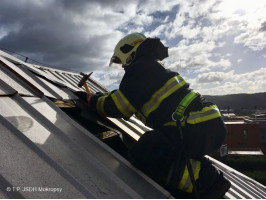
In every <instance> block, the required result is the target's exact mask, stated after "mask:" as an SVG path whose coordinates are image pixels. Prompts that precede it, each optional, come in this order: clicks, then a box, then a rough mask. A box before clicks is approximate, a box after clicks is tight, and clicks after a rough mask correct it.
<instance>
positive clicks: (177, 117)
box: [172, 90, 199, 198]
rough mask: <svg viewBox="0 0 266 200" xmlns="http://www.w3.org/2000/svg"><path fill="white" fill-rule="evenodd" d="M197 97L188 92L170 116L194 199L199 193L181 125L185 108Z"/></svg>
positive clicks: (192, 92) (196, 94) (195, 94)
mask: <svg viewBox="0 0 266 200" xmlns="http://www.w3.org/2000/svg"><path fill="white" fill-rule="evenodd" d="M198 96H199V94H198V93H197V92H195V91H194V90H192V91H190V92H189V93H188V94H187V95H186V96H185V97H184V98H183V99H182V100H181V102H180V103H179V105H178V106H177V108H176V110H175V111H174V112H173V114H172V119H173V120H174V121H175V122H176V123H177V127H178V129H179V133H180V136H181V143H182V144H181V145H182V148H183V153H184V157H185V159H186V165H187V170H188V173H189V177H190V180H191V183H192V185H193V189H194V193H195V196H196V198H199V193H198V191H197V187H196V184H195V177H194V172H193V168H192V166H191V162H190V160H189V158H188V156H187V153H186V147H185V142H184V137H183V132H182V127H181V123H182V122H183V121H184V119H185V116H184V115H185V112H186V110H187V108H188V107H189V105H190V104H191V103H192V101H193V100H194V99H196V98H197V97H198ZM181 180H182V179H181Z"/></svg>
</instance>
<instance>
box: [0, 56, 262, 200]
mask: <svg viewBox="0 0 266 200" xmlns="http://www.w3.org/2000/svg"><path fill="white" fill-rule="evenodd" d="M1 56H2V57H1ZM7 59H8V60H7ZM0 77H1V80H0V105H1V107H0V137H1V140H0V148H1V151H0V160H1V162H0V170H1V175H0V188H1V189H0V198H23V197H24V198H169V197H171V195H170V194H169V193H168V192H167V191H165V190H164V189H163V188H161V187H160V186H159V185H158V184H156V183H155V182H154V181H152V180H151V179H149V178H148V177H146V176H145V175H144V174H142V173H141V172H140V171H138V170H137V169H135V168H134V167H132V166H131V165H130V163H129V162H128V161H127V160H126V159H125V158H123V157H122V156H121V155H119V154H118V153H117V152H115V151H114V150H113V149H111V148H110V147H109V146H107V145H106V144H104V143H103V142H101V141H100V140H99V139H98V138H96V137H95V136H94V135H93V134H92V133H91V132H90V131H88V130H87V129H85V128H84V127H82V126H81V125H80V124H78V123H77V122H75V121H74V120H73V119H71V118H70V117H69V116H68V115H67V114H66V113H65V112H63V111H62V110H61V109H60V108H58V107H57V106H56V105H55V104H54V103H53V102H52V101H51V99H58V100H59V99H62V100H67V101H69V102H70V103H71V102H72V103H73V102H75V99H77V97H76V96H75V95H74V94H73V93H72V91H84V89H83V88H79V87H77V84H78V82H79V80H80V79H81V78H82V76H81V75H79V74H75V73H71V72H65V71H62V70H55V69H50V68H46V67H41V66H36V65H31V64H28V63H24V62H23V61H20V60H18V59H16V58H14V57H13V56H11V55H9V54H6V53H4V52H1V51H0ZM87 83H88V84H89V87H90V88H91V90H92V91H93V92H98V91H101V92H105V91H106V89H105V88H103V87H102V86H101V85H99V84H98V83H97V82H95V81H94V80H92V79H89V80H88V81H87ZM86 109H88V108H84V109H83V110H82V112H83V113H82V115H83V116H85V115H86V117H88V114H89V113H90V110H89V109H88V110H86ZM107 120H108V121H109V122H110V123H111V124H112V125H113V126H114V127H115V128H116V129H117V130H118V131H121V132H123V133H125V134H127V135H129V136H130V137H131V138H132V139H134V140H138V139H139V137H140V136H141V135H142V134H143V133H144V132H145V131H147V130H150V129H149V128H148V127H145V126H144V125H143V124H142V123H141V122H140V121H139V120H137V119H136V118H135V117H132V118H131V119H130V120H129V121H125V120H123V119H114V118H107ZM209 159H210V160H211V161H212V162H213V164H214V166H216V167H217V168H218V169H220V170H221V171H223V172H224V174H225V176H226V177H227V178H228V179H229V180H230V181H231V183H232V187H231V188H230V189H229V191H228V192H227V193H226V195H225V196H224V198H266V188H265V186H263V185H261V184H259V183H258V182H256V181H254V180H253V179H250V178H249V177H246V176H245V175H243V174H241V173H239V172H238V171H236V170H233V169H232V168H230V167H228V166H226V165H224V164H222V163H220V162H218V161H217V160H215V159H213V158H210V157H209ZM25 187H26V189H28V190H32V191H24V192H22V191H21V190H22V189H25ZM46 187H47V188H61V189H62V191H61V192H42V191H40V190H41V189H42V188H46ZM7 188H11V191H7Z"/></svg>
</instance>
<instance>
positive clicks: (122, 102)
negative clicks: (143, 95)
mask: <svg viewBox="0 0 266 200" xmlns="http://www.w3.org/2000/svg"><path fill="white" fill-rule="evenodd" d="M111 97H112V99H113V101H114V103H115V105H116V107H117V108H118V110H119V111H120V112H121V113H122V114H123V115H124V116H126V117H128V118H130V117H131V116H132V115H133V114H134V113H135V112H136V109H135V108H134V107H133V106H132V105H131V103H130V102H129V101H128V100H127V98H126V97H125V96H124V95H123V93H122V92H121V91H120V90H117V91H115V92H114V93H113V94H111Z"/></svg>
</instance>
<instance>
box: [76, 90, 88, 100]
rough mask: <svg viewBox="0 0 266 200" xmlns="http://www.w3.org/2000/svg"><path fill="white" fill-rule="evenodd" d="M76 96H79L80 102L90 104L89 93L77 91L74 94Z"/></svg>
mask: <svg viewBox="0 0 266 200" xmlns="http://www.w3.org/2000/svg"><path fill="white" fill-rule="evenodd" d="M74 94H75V95H76V96H78V98H79V99H80V100H82V101H84V102H85V103H88V94H87V92H82V91H77V92H74Z"/></svg>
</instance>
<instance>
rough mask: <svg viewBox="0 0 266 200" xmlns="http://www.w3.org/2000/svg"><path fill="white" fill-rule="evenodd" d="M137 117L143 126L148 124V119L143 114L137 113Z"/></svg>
mask: <svg viewBox="0 0 266 200" xmlns="http://www.w3.org/2000/svg"><path fill="white" fill-rule="evenodd" d="M135 115H136V117H137V118H138V119H139V120H140V121H141V122H142V123H143V124H146V118H145V117H144V116H143V114H141V113H140V112H136V113H135Z"/></svg>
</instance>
